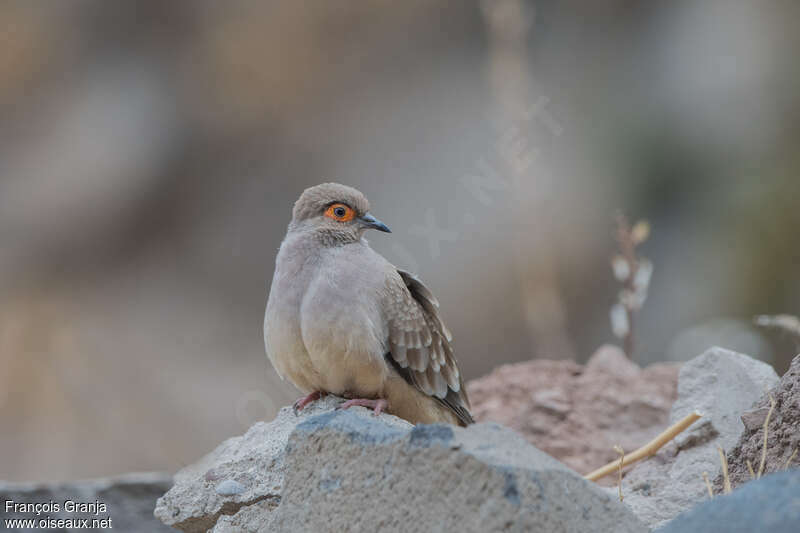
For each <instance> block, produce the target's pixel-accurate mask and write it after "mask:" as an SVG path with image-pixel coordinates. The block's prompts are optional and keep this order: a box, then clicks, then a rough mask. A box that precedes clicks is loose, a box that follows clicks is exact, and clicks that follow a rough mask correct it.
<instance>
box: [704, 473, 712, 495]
mask: <svg viewBox="0 0 800 533" xmlns="http://www.w3.org/2000/svg"><path fill="white" fill-rule="evenodd" d="M703 481H705V482H706V488H707V489H708V497H709V498H710V499H714V490H713V489H712V488H711V482H710V481H709V480H708V472H703Z"/></svg>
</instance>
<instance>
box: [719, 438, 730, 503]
mask: <svg viewBox="0 0 800 533" xmlns="http://www.w3.org/2000/svg"><path fill="white" fill-rule="evenodd" d="M717 452H718V453H719V462H720V463H722V490H723V492H725V494H730V493H731V477H730V476H729V475H728V458H727V457H725V450H723V449H722V447H721V446H717Z"/></svg>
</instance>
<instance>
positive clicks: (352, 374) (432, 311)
mask: <svg viewBox="0 0 800 533" xmlns="http://www.w3.org/2000/svg"><path fill="white" fill-rule="evenodd" d="M370 229H374V230H378V231H382V232H386V233H391V231H390V230H389V228H388V226H386V224H384V223H383V222H381V221H380V220H378V219H377V218H375V217H374V216H373V215H372V214H371V213H370V212H369V202H368V201H367V198H366V197H365V196H364V195H363V194H362V193H361V192H359V191H358V190H356V189H354V188H352V187H348V186H346V185H340V184H337V183H323V184H321V185H317V186H314V187H310V188H308V189H306V190H305V191H304V192H303V193H302V194H301V195H300V198H299V199H298V200H297V202H296V203H295V204H294V208H293V210H292V220H291V222H290V223H289V227H288V230H287V232H286V237H285V238H284V239H283V242H282V243H281V246H280V249H279V251H278V255H277V258H276V260H275V272H274V276H273V279H272V285H271V287H270V291H269V297H268V299H267V307H266V312H265V314H264V344H265V347H266V352H267V356H268V358H269V360H270V362H271V363H272V366H273V367H274V368H275V370H276V372H277V373H278V375H279V376H280V377H281V378H282V379H288V380H289V381H290V382H291V383H292V384H294V385H295V387H297V388H298V389H299V390H300V391H301V392H302V393H303V394H304V395H305V396H303V397H301V398H300V399H298V400H297V402H295V404H294V408H295V413H297V411H298V410H301V409H303V408H304V407H305V406H306V405H308V404H309V403H311V402H313V401H315V400H317V399H319V398H320V397H321V396H323V395H325V394H334V395H337V396H341V397H343V398H345V399H346V400H345V401H344V402H343V403H342V404H340V405H339V408H340V409H347V408H349V407H352V406H356V405H359V406H363V407H367V408H370V409H372V410H373V412H374V413H375V414H379V413H381V412H382V411H386V412H388V413H391V414H394V415H396V416H398V417H400V418H403V419H405V420H407V421H409V422H411V423H412V424H419V423H426V424H430V423H439V422H444V423H449V424H457V425H462V426H466V425H468V424H471V423H473V422H474V420H473V418H472V415H471V414H470V412H469V407H470V405H469V399H468V398H467V391H466V390H465V389H464V380H463V376H462V374H461V372H460V370H459V368H458V363H457V361H456V357H455V355H454V353H453V347H452V335H451V333H450V331H449V330H448V329H447V327H446V326H445V324H444V322H443V321H442V317H441V314H440V312H439V302H438V301H437V300H436V298H435V297H434V295H433V294H432V293H431V291H430V290H429V289H428V288H427V287H426V286H425V285H424V284H423V283H422V282H421V281H420V280H419V278H418V277H416V276H415V275H414V274H411V273H410V272H406V271H404V270H401V269H399V268H397V267H395V266H394V265H392V264H391V263H390V262H389V261H387V260H386V259H385V258H384V257H383V256H382V255H380V254H379V253H377V252H376V251H374V250H373V249H372V248H371V247H370V246H369V243H368V242H367V240H366V239H365V238H364V234H365V232H366V231H367V230H370Z"/></svg>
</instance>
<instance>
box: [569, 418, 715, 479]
mask: <svg viewBox="0 0 800 533" xmlns="http://www.w3.org/2000/svg"><path fill="white" fill-rule="evenodd" d="M702 416H703V415H701V414H700V413H698V412H697V411H694V412H693V413H689V414H688V415H686V416H685V417H683V418H682V419H681V420H679V421H677V422H676V423H674V424H673V425H671V426H670V427H668V428H667V429H665V430H664V431H663V432H662V433H661V434H660V435H658V436H657V437H656V438H654V439H653V440H651V441H650V442H648V443H647V444H645V445H644V446H642V447H641V448H639V449H638V450H636V451H635V452H633V453H632V454H630V455H626V456H625V457H623V460H622V461H621V463H620V461H612V462H610V463H608V464H607V465H605V466H603V467H601V468H598V469H597V470H595V471H594V472H590V473H588V474H586V475H585V476H583V477H584V479H588V480H589V481H597V480H598V479H600V478H603V477H605V476H607V475H608V474H611V473H612V472H614V471H615V470H617V469H618V468H622V467H625V466H628V465H631V464H633V463H636V462H639V461H641V460H642V459H646V458H648V457H650V456H651V455H655V453H656V452H657V451H658V450H660V449H661V447H662V446H664V445H665V444H666V443H668V442H669V441H671V440H672V439H674V438H675V437H677V436H678V435H679V434H681V433H682V432H683V431H685V430H686V428H688V427H689V426H691V425H692V424H694V423H695V422H696V421H697V420H698V419H699V418H700V417H702ZM620 465H621V466H620Z"/></svg>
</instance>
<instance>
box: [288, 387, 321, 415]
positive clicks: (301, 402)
mask: <svg viewBox="0 0 800 533" xmlns="http://www.w3.org/2000/svg"><path fill="white" fill-rule="evenodd" d="M323 396H325V393H324V392H322V391H318V390H317V391H314V392H312V393H311V394H309V395H307V396H303V397H302V398H298V399H297V401H296V402H294V405H292V410H293V411H294V415H295V416H297V413H299V412H300V411H302V410H303V407H305V406H306V405H308V404H310V403H311V402H315V401H317V400H319V399H320V398H322V397H323Z"/></svg>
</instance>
